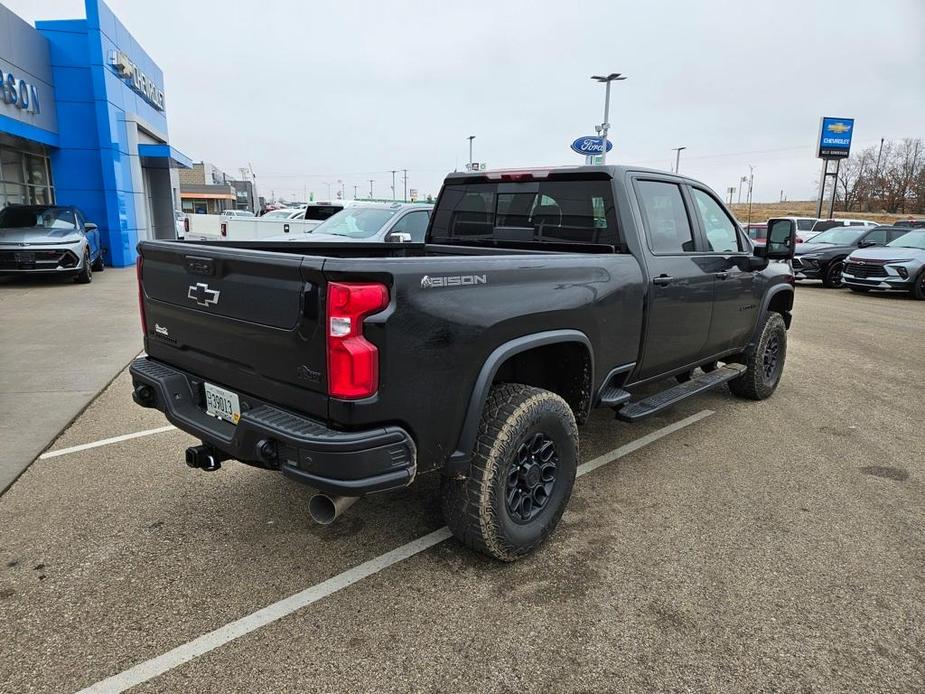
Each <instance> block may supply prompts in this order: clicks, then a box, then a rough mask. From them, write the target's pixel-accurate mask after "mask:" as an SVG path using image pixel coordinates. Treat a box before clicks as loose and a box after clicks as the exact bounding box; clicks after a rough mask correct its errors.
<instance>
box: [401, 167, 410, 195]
mask: <svg viewBox="0 0 925 694" xmlns="http://www.w3.org/2000/svg"><path fill="white" fill-rule="evenodd" d="M401 172H402V174H403V175H404V177H405V194H404V195H403V196H402V202H408V169H402V170H401Z"/></svg>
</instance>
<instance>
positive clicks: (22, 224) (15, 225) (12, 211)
mask: <svg viewBox="0 0 925 694" xmlns="http://www.w3.org/2000/svg"><path fill="white" fill-rule="evenodd" d="M28 227H40V228H43V229H76V228H77V222H76V220H75V219H74V213H73V212H72V211H71V210H69V209H67V208H66V207H5V208H4V209H3V210H2V211H0V229H23V228H28Z"/></svg>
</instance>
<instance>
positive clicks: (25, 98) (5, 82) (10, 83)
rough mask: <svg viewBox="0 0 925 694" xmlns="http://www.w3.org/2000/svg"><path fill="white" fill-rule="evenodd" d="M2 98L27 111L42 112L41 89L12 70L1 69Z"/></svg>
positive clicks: (0, 94) (0, 89) (0, 95)
mask: <svg viewBox="0 0 925 694" xmlns="http://www.w3.org/2000/svg"><path fill="white" fill-rule="evenodd" d="M0 99H2V100H3V103H5V104H9V105H10V106H15V107H16V108H18V109H19V110H20V111H24V112H26V113H40V112H41V109H40V108H39V90H38V88H37V87H36V86H35V85H34V84H30V83H29V82H26V81H25V80H23V79H19V78H18V77H16V75H14V74H13V73H12V72H4V71H2V70H0Z"/></svg>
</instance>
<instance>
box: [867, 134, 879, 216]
mask: <svg viewBox="0 0 925 694" xmlns="http://www.w3.org/2000/svg"><path fill="white" fill-rule="evenodd" d="M882 156H883V138H882V137H881V138H880V149H879V150H877V170H876V171H875V172H874V188H875V192H876V193H877V195H878V196H879V194H880V157H882ZM867 209H868V211H869V210H870V203H869V202H868V204H867Z"/></svg>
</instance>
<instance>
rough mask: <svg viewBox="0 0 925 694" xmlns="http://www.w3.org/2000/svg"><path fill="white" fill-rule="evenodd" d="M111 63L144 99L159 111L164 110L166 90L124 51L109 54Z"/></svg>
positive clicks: (117, 72)
mask: <svg viewBox="0 0 925 694" xmlns="http://www.w3.org/2000/svg"><path fill="white" fill-rule="evenodd" d="M109 64H110V65H111V66H112V68H113V70H115V71H116V74H117V75H119V77H121V78H122V79H124V80H126V81H127V82H128V83H129V85H130V86H131V88H132V89H134V90H135V91H136V92H138V93H139V94H140V95H141V96H142V97H144V100H145V101H147V102H148V103H149V104H151V105H152V106H153V107H154V108H156V109H157V110H158V111H163V110H164V90H163V89H161V88H160V87H159V86H158V85H157V84H155V82H154V81H153V80H152V79H151V78H150V77H148V76H147V75H146V74H145V73H143V72H142V71H141V70H139V69H138V66H137V65H135V63H134V62H132V60H131V59H130V58H129V57H128V56H127V55H126V54H125V53H123V52H122V51H119V50H114V51H111V52H110V54H109Z"/></svg>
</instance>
